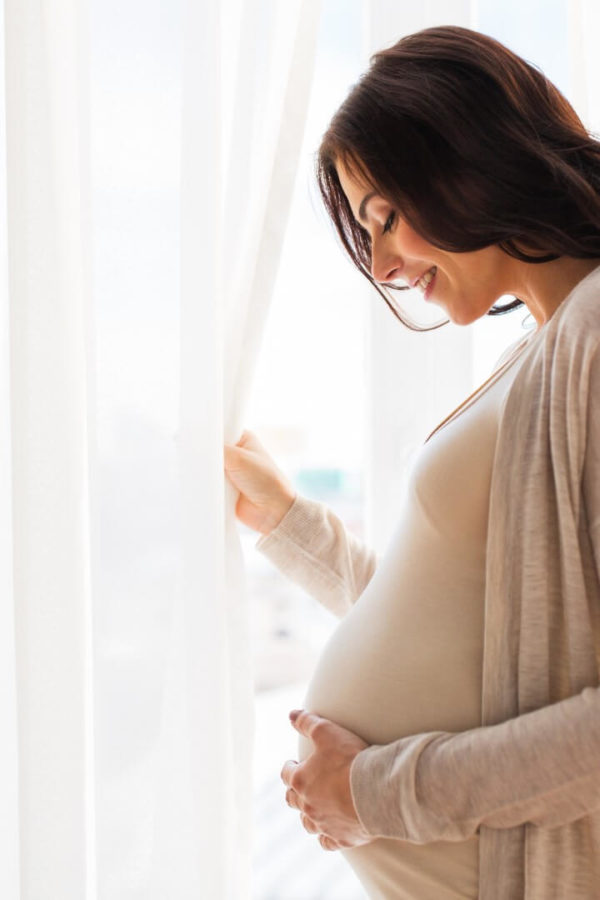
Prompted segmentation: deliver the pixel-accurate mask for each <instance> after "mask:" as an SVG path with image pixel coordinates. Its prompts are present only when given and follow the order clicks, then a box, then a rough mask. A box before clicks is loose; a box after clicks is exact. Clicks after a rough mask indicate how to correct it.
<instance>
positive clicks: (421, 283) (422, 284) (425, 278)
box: [413, 266, 437, 291]
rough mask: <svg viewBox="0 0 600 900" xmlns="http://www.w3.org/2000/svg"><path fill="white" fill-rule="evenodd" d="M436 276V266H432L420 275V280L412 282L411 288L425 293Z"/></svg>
mask: <svg viewBox="0 0 600 900" xmlns="http://www.w3.org/2000/svg"><path fill="white" fill-rule="evenodd" d="M436 274H437V266H432V267H431V268H430V269H428V270H427V272H425V274H424V275H421V277H420V278H417V280H416V281H414V282H413V287H418V288H421V290H422V291H426V290H427V288H428V286H429V285H430V284H431V282H432V281H433V279H434V278H435V276H436Z"/></svg>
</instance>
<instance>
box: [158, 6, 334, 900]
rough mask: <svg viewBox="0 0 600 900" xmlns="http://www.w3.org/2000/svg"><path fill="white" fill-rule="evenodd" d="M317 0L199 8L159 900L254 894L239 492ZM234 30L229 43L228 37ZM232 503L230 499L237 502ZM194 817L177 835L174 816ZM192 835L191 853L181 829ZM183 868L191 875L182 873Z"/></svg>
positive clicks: (185, 233)
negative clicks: (229, 449) (237, 452)
mask: <svg viewBox="0 0 600 900" xmlns="http://www.w3.org/2000/svg"><path fill="white" fill-rule="evenodd" d="M319 8H320V3H319V2H318V0H296V2H292V3H286V4H285V6H284V5H283V4H281V3H277V2H268V3H261V4H257V3H253V2H244V3H239V2H236V3H223V2H220V3H219V2H211V3H205V4H202V5H201V6H199V5H198V4H197V3H196V2H193V0H192V2H190V3H189V4H188V17H187V22H186V25H185V31H184V33H185V41H186V43H185V70H184V94H183V133H182V151H183V155H182V182H181V198H182V207H181V215H182V219H181V228H182V231H181V250H182V259H181V263H182V271H181V275H182V294H181V300H182V308H181V406H180V431H179V436H178V443H179V463H180V486H181V501H182V503H181V509H182V525H183V529H182V534H183V541H184V556H183V569H182V577H181V592H180V597H179V598H178V604H179V605H178V609H177V618H176V622H177V625H176V629H175V631H174V635H173V643H172V653H171V658H170V659H171V662H170V676H171V677H172V697H173V698H174V699H175V698H177V703H176V704H175V703H174V704H173V708H172V709H171V713H173V711H174V710H175V708H176V709H177V710H178V715H177V717H176V718H173V719H172V720H171V722H170V727H169V736H170V739H171V740H172V739H173V735H174V734H177V735H179V738H178V740H176V741H175V742H174V744H173V749H174V751H175V756H174V757H172V756H171V755H170V754H165V757H164V761H165V763H166V766H165V772H164V778H163V779H162V788H163V792H162V806H161V811H160V814H159V816H158V821H160V822H161V827H162V830H163V831H164V840H162V841H161V842H160V846H161V848H162V849H163V850H164V852H165V856H164V862H165V865H164V867H162V869H161V871H160V872H158V873H157V877H156V879H155V880H154V881H153V884H159V885H161V887H160V888H159V889H157V893H156V897H157V898H158V897H163V896H165V895H166V893H165V892H168V889H169V886H171V889H172V886H173V877H174V874H173V873H174V872H177V873H178V874H177V882H176V884H177V891H176V895H177V896H178V897H182V898H183V897H188V896H189V897H190V898H191V897H197V896H207V897H215V898H216V897H219V898H231V900H238V898H242V897H244V896H246V893H247V890H248V883H249V872H250V852H249V851H250V844H249V831H248V822H249V815H250V798H251V789H252V784H251V747H252V733H253V714H252V704H253V701H252V680H251V668H250V656H249V653H250V648H249V629H248V627H247V625H246V621H247V620H246V617H247V609H246V606H245V602H244V583H243V582H244V578H243V564H242V557H241V548H240V543H239V538H238V535H237V528H236V526H235V514H234V509H235V502H236V500H237V496H236V495H235V494H234V492H232V491H231V490H229V488H230V485H229V484H228V483H227V488H228V489H227V490H225V487H226V485H225V479H224V475H223V455H222V454H223V447H222V444H223V440H224V439H225V440H228V441H230V442H235V441H236V440H237V439H238V438H239V436H240V434H241V431H242V427H243V425H244V419H243V416H244V407H245V404H246V402H247V398H248V394H249V390H250V387H251V382H252V377H253V370H254V366H255V362H256V358H257V354H258V352H259V348H260V339H261V334H262V329H263V326H264V323H265V320H266V316H267V312H268V308H269V302H270V295H271V291H272V287H273V284H274V280H275V275H276V272H277V265H278V259H279V254H280V250H281V245H282V240H283V233H284V229H285V223H286V219H287V215H288V211H289V207H290V202H291V197H292V189H293V184H294V176H295V169H296V161H297V158H298V155H299V152H300V148H301V143H302V134H303V129H304V121H305V116H306V111H307V106H308V99H309V89H310V83H311V75H312V69H313V59H314V50H315V43H316V35H317V25H318V14H319ZM222 35H223V36H225V38H226V40H222V39H221V36H222ZM224 498H225V504H224ZM175 820H178V821H179V822H180V824H181V825H182V826H183V827H182V828H180V833H179V835H175V834H174V833H173V829H172V824H170V823H172V822H173V821H175ZM182 836H183V837H184V838H187V839H188V840H189V842H190V848H191V851H193V848H194V847H196V848H197V847H200V852H195V853H194V852H189V853H188V854H187V858H185V852H186V851H185V847H182V842H181V838H182ZM180 873H181V874H180Z"/></svg>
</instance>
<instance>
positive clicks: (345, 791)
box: [281, 710, 374, 850]
mask: <svg viewBox="0 0 600 900" xmlns="http://www.w3.org/2000/svg"><path fill="white" fill-rule="evenodd" d="M290 720H291V722H292V725H293V726H294V728H296V730H297V731H299V732H300V734H303V735H304V736H305V737H307V738H310V740H311V741H312V743H313V744H314V750H313V752H312V753H311V754H310V755H309V756H307V757H306V759H305V760H304V761H303V762H301V763H298V762H296V761H295V760H288V761H287V762H286V763H284V766H283V768H282V770H281V779H282V781H283V783H284V784H286V785H287V786H288V790H287V791H286V801H287V803H288V805H289V806H291V807H293V808H294V809H298V810H299V811H300V813H301V819H302V824H303V826H304V827H305V828H306V830H307V831H308V832H310V833H311V834H318V835H319V842H320V844H321V846H322V847H323V848H324V849H325V850H339V849H341V848H347V847H357V846H359V845H360V844H368V843H369V842H370V841H372V840H374V838H373V836H372V835H370V834H368V832H367V831H365V829H364V828H363V826H362V824H361V823H360V820H359V818H358V816H357V814H356V809H355V808H354V803H353V800H352V793H351V790H350V767H351V765H352V763H353V761H354V759H355V757H356V756H357V755H358V754H359V753H360V752H361V750H365V749H366V748H367V747H368V746H369V745H368V744H366V743H365V741H363V740H362V738H360V737H358V735H356V734H354V733H353V732H352V731H348V730H347V729H346V728H342V726H341V725H337V724H336V723H335V722H332V721H330V720H329V719H324V718H323V717H322V716H318V715H316V714H314V713H308V712H303V711H298V710H294V712H292V713H290Z"/></svg>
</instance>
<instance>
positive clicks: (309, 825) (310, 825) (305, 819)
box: [300, 813, 319, 834]
mask: <svg viewBox="0 0 600 900" xmlns="http://www.w3.org/2000/svg"><path fill="white" fill-rule="evenodd" d="M300 821H301V822H302V827H303V828H304V830H305V831H308V833H309V834H318V833H319V829H318V828H317V826H316V825H315V823H314V822H313V820H312V819H311V818H310V817H309V816H307V815H306V813H300Z"/></svg>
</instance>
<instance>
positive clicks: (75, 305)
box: [2, 0, 94, 900]
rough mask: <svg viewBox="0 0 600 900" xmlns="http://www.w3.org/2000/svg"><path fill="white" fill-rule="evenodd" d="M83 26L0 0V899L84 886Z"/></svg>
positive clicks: (86, 335)
mask: <svg viewBox="0 0 600 900" xmlns="http://www.w3.org/2000/svg"><path fill="white" fill-rule="evenodd" d="M86 23H87V19H86V7H85V4H84V3H83V2H80V0H6V2H5V4H4V54H5V115H6V134H5V138H6V180H7V189H6V223H7V231H6V246H5V247H3V254H4V255H5V258H6V260H7V263H8V280H7V281H8V283H7V284H6V282H5V283H4V285H3V286H4V288H5V290H4V292H3V317H4V321H5V323H7V324H8V342H9V349H8V354H7V355H8V357H9V366H8V367H7V366H6V365H5V366H4V371H3V374H4V375H5V377H7V380H8V385H9V387H8V389H5V390H3V399H4V400H5V402H6V401H7V400H8V401H9V402H8V405H5V406H4V407H3V421H2V433H3V438H4V441H3V443H4V446H3V449H4V450H6V449H7V445H8V443H9V440H10V453H11V458H10V468H8V466H7V469H6V470H5V468H4V466H3V479H4V480H3V487H4V493H3V499H4V503H3V504H2V507H3V510H4V511H8V510H10V511H11V513H10V522H9V521H8V516H7V515H6V512H5V516H6V517H5V520H4V524H5V528H6V531H7V532H8V531H9V528H10V534H7V544H6V546H5V549H4V552H5V556H4V560H5V563H6V567H7V571H6V573H5V578H4V584H5V585H6V586H7V589H8V590H10V593H8V594H7V595H5V598H4V605H5V609H4V611H3V613H4V623H3V624H5V625H6V627H7V629H9V630H8V631H7V632H5V634H4V635H3V640H5V641H6V640H7V639H8V637H9V635H11V636H12V637H14V646H13V649H12V652H11V650H10V649H8V651H7V655H6V658H5V660H3V661H4V662H5V663H6V664H8V662H9V661H11V660H13V659H14V661H15V671H14V678H11V677H10V674H9V673H7V674H9V677H8V680H7V683H6V685H5V687H4V690H5V693H6V692H7V691H8V686H9V685H10V684H11V682H12V683H14V688H15V693H14V697H13V699H12V704H9V710H10V709H11V708H14V707H16V712H17V732H16V736H15V740H13V735H12V734H11V730H10V728H8V729H7V730H8V733H9V736H8V742H9V744H8V746H13V747H14V745H15V743H16V745H17V746H18V766H17V767H18V781H17V784H18V820H19V821H18V827H17V828H16V829H15V831H14V832H13V833H12V835H11V837H10V838H9V842H8V844H7V846H6V848H4V847H3V850H5V851H8V850H9V848H11V851H12V852H14V842H15V841H16V839H17V835H18V841H19V870H20V875H19V878H20V888H19V885H18V879H17V875H16V874H15V873H14V862H11V861H9V862H8V867H7V870H6V871H7V872H11V871H12V872H13V875H12V876H11V882H12V883H11V890H10V893H5V894H4V896H7V897H11V898H12V897H17V896H18V897H21V898H23V900H34V898H35V900H44V898H48V900H50V898H52V900H56V898H57V897H61V898H64V900H71V898H72V900H79V898H82V897H86V898H87V897H92V896H93V884H94V851H93V846H94V830H93V819H94V817H93V790H92V779H93V732H92V727H91V716H92V682H91V672H92V665H91V642H90V628H91V612H90V610H91V607H90V482H89V453H88V439H89V435H88V422H89V421H90V420H91V418H93V408H92V407H91V399H92V390H91V387H92V385H91V380H90V359H91V356H92V350H91V347H90V345H89V341H90V335H91V328H90V301H91V290H90V286H91V271H90V235H91V223H90V177H89V126H88V72H87V66H86V63H87V34H86ZM7 368H8V370H9V371H8V372H7ZM9 436H10V437H9ZM8 471H10V485H9V484H8V481H7V477H6V472H8ZM8 547H10V555H11V557H12V558H11V559H10V560H9V559H8V552H9V551H8ZM9 568H11V569H12V572H9V571H8V569H9ZM11 580H12V585H11V584H10V581H11ZM11 601H12V603H11ZM11 606H12V609H11ZM13 613H14V630H13V629H12V628H11V618H12V615H13ZM3 711H6V708H5V710H3ZM11 720H12V719H11V716H10V715H9V717H8V719H7V720H4V719H3V721H5V722H6V724H7V725H9V724H10V722H11ZM3 740H5V738H4V737H3ZM13 771H14V765H12V766H10V767H9V768H8V770H3V772H2V777H3V778H5V779H6V778H10V777H11V775H12V772H13ZM12 790H13V789H12V787H11V786H10V785H7V791H6V796H7V797H9V798H10V796H11V794H12ZM13 810H14V804H13Z"/></svg>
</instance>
